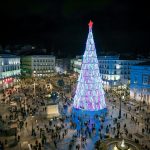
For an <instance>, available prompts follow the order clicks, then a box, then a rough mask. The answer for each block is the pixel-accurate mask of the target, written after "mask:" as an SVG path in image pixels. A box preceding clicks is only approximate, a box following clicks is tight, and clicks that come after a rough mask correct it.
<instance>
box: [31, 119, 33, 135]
mask: <svg viewBox="0 0 150 150" xmlns="http://www.w3.org/2000/svg"><path fill="white" fill-rule="evenodd" d="M33 118H34V116H32V118H31V120H32V131H31V132H32V134H31V135H32V136H33Z"/></svg>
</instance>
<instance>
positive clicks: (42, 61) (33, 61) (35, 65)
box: [21, 55, 55, 77]
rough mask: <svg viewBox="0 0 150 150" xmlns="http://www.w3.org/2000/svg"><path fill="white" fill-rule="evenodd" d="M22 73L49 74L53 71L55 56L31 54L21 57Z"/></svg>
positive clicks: (34, 75) (38, 75)
mask: <svg viewBox="0 0 150 150" xmlns="http://www.w3.org/2000/svg"><path fill="white" fill-rule="evenodd" d="M21 69H22V74H23V75H25V76H32V77H42V76H43V77H44V76H51V75H53V74H54V72H55V56H52V55H32V56H25V57H22V58H21Z"/></svg>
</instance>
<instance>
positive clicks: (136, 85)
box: [130, 61, 150, 105]
mask: <svg viewBox="0 0 150 150" xmlns="http://www.w3.org/2000/svg"><path fill="white" fill-rule="evenodd" d="M130 78H131V82H130V98H132V99H135V100H137V101H139V102H145V103H146V104H148V105H150V61H149V62H144V63H140V64H137V65H134V66H131V75H130Z"/></svg>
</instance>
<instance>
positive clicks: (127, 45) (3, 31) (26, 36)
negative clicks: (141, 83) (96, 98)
mask: <svg viewBox="0 0 150 150" xmlns="http://www.w3.org/2000/svg"><path fill="white" fill-rule="evenodd" d="M148 6H149V5H148V4H146V3H144V2H141V3H138V2H137V1H136V2H135V1H132V2H130V1H127V0H123V1H119V0H101V1H99V0H94V1H89V0H82V1H81V0H72V1H69V0H62V1H61V2H59V1H58V0H55V1H50V0H30V1H26V0H21V1H19V0H13V1H9V2H8V1H7V2H6V1H4V2H0V18H1V28H0V44H1V45H2V46H3V47H5V46H6V45H16V44H19V45H24V44H33V45H38V46H40V47H43V48H47V49H48V50H49V51H54V52H56V53H58V52H60V53H63V54H65V55H67V54H70V55H81V54H83V52H84V50H85V43H86V38H87V34H88V22H89V20H90V19H91V20H92V21H93V22H94V25H93V34H94V37H95V39H94V40H95V45H96V50H97V53H100V52H101V51H105V52H109V51H113V52H120V53H126V52H131V51H133V52H134V53H143V54H148V53H149V49H150V42H149V40H150V29H149V27H150V16H149V8H148Z"/></svg>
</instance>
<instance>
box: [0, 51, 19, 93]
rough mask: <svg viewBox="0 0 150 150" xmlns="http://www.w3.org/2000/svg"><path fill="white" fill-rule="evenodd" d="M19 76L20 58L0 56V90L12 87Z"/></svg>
mask: <svg viewBox="0 0 150 150" xmlns="http://www.w3.org/2000/svg"><path fill="white" fill-rule="evenodd" d="M19 76H20V57H18V56H15V55H10V54H0V90H3V89H7V88H10V87H12V86H14V85H15V84H16V83H17V82H18V80H19Z"/></svg>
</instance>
